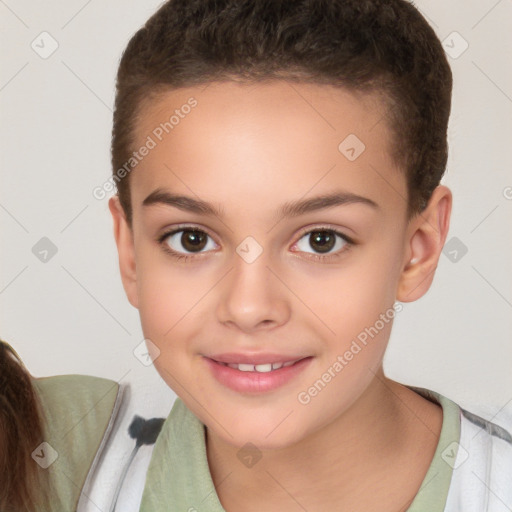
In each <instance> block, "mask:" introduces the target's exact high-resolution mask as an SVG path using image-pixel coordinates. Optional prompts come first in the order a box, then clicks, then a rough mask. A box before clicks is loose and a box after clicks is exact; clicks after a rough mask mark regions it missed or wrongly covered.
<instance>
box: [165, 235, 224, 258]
mask: <svg viewBox="0 0 512 512" xmlns="http://www.w3.org/2000/svg"><path fill="white" fill-rule="evenodd" d="M209 239H210V236H209V235H208V234H207V233H205V232H204V231H200V230H198V229H180V230H176V231H173V232H172V233H169V234H167V235H164V236H163V237H162V241H163V242H165V243H166V244H167V245H168V246H169V247H170V248H171V249H172V250H173V251H174V252H176V253H180V254H187V253H199V252H202V251H203V250H204V249H205V248H206V249H213V248H215V244H214V243H213V241H211V242H210V245H211V246H209V245H208V242H209Z"/></svg>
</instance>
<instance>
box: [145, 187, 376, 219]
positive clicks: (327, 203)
mask: <svg viewBox="0 0 512 512" xmlns="http://www.w3.org/2000/svg"><path fill="white" fill-rule="evenodd" d="M356 203H359V204H364V205H367V206H370V207H371V208H373V209H375V210H378V209H380V207H379V205H378V204H377V203H376V202H375V201H372V200H371V199H369V198H367V197H363V196H359V195H357V194H353V193H352V192H344V191H338V192H334V193H332V194H326V195H321V196H317V197H313V198H311V199H303V200H297V201H291V202H288V203H284V204H283V205H281V206H280V207H279V208H278V210H277V215H278V216H279V217H298V216H300V215H304V214H306V213H309V212H313V211H317V210H322V209H324V208H331V207H333V206H342V205H348V204H356ZM156 204H163V205H167V206H173V207H175V208H179V209H180V210H183V211H188V212H192V213H198V214H201V215H214V216H216V217H219V218H221V217H223V210H222V208H219V207H217V206H215V205H213V204H210V203H207V202H206V201H202V200H201V199H194V198H193V197H189V196H184V195H176V194H171V193H170V192H167V191H165V190H162V189H160V188H158V189H156V190H154V191H153V192H151V194H149V195H148V196H147V197H146V199H144V201H143V202H142V206H151V205H156Z"/></svg>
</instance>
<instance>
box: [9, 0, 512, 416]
mask: <svg viewBox="0 0 512 512" xmlns="http://www.w3.org/2000/svg"><path fill="white" fill-rule="evenodd" d="M415 3H416V5H417V6H418V7H419V8H420V10H421V11H422V12H423V14H424V15H425V17H426V18H427V19H428V20H429V22H430V23H431V25H432V26H433V27H434V29H435V30H436V32H437V34H438V36H439V37H440V39H441V40H443V41H445V44H446V50H447V52H449V53H450V54H451V56H450V57H449V61H450V64H451V66H452V70H453V74H454V81H455V85H454V96H453V109H452V117H451V121H450V128H449V144H450V158H449V162H448V168H447V174H446V177H445V179H444V180H443V183H444V184H445V185H448V186H449V187H450V188H451V189H452V191H453V194H454V207H453V212H452V221H451V228H450V233H449V235H448V240H449V241H450V240H451V239H453V240H451V244H452V245H451V246H449V247H448V250H447V251H446V254H443V255H442V256H441V260H440V262H439V266H438V269H437V274H436V277H435V280H434V284H433V286H432V288H431V290H430V291H429V292H428V294H427V295H426V296H425V297H424V298H422V299H420V300H419V301H417V302H415V303H412V304H405V307H404V311H403V312H402V313H400V315H398V317H397V319H396V322H395V325H394V329H393V334H392V337H391V340H390V344H389V348H388V352H387V354H386V358H385V371H386V374H387V375H388V376H389V377H390V378H394V379H396V380H398V381H399V382H402V383H405V384H410V385H416V386H421V387H426V388H429V389H433V390H435V391H438V392H441V393H442V394H444V395H446V396H448V397H449V398H451V399H452V400H454V401H456V402H458V403H459V404H460V405H461V406H463V407H466V408H468V409H470V410H472V411H473V412H475V413H477V414H480V415H482V416H484V417H487V418H489V419H494V421H496V422H498V423H500V422H501V423H508V422H509V421H510V418H512V371H511V366H512V340H511V336H510V333H511V331H512V265H511V261H512V229H511V227H512V188H511V187H512V172H511V169H512V154H511V151H510V145H511V141H512V72H511V67H510V65H509V61H510V58H509V57H510V55H511V54H512V37H511V35H510V30H509V27H510V24H511V22H512V2H511V1H510V0H500V1H497V0H471V1H468V0H436V1H426V0H423V1H421V2H419V1H418V2H415ZM158 5H159V2H156V1H142V0H139V1H134V0H130V1H126V0H123V1H121V0H109V1H108V2H100V1H99V0H89V1H85V0H72V1H70V0H68V1H66V2H64V1H54V2H47V1H45V2H42V1H33V0H31V1H29V0H6V1H3V0H2V1H0V34H1V36H0V37H1V38H2V41H1V48H2V55H1V58H2V66H1V74H0V102H1V103H0V105H1V127H0V130H1V132H0V140H1V145H2V152H1V188H0V227H1V231H0V232H1V248H2V252H1V267H0V268H1V273H0V308H1V309H0V311H1V318H0V336H1V337H2V338H3V339H5V340H7V341H9V342H10V343H11V344H12V345H13V346H14V347H15V348H16V350H17V351H18V352H19V354H20V355H21V357H22V358H23V360H24V361H25V363H26V365H27V367H28V368H29V369H30V371H31V372H32V373H33V374H34V375H36V376H44V375H53V374H67V373H84V374H91V375H97V376H102V377H107V378H110V379H113V380H118V381H124V382H130V380H131V379H135V377H136V376H137V378H138V379H140V378H141V377H142V378H144V379H147V383H148V385H150V386H151V385H154V386H155V387H159V389H161V390H162V393H164V394H165V391H164V390H163V389H162V386H165V385H164V384H163V383H162V382H161V381H160V378H159V377H158V375H157V374H156V371H155V370H154V368H153V367H152V366H149V367H146V366H143V365H142V364H141V363H140V361H139V360H138V359H137V358H136V357H135V356H134V354H133V351H134V349H135V347H136V346H137V345H139V343H140V342H141V340H142V339H143V335H142V331H141V328H140V322H139V316H138V312H137V310H136V309H134V308H133V307H132V306H131V305H130V304H129V303H128V301H127V299H126V297H125V295H124V290H123V288H122V285H121V280H120V277H119V269H118V262H117V252H116V247H115V243H114V238H113V234H112V221H111V217H110V212H109V210H108V206H107V199H104V200H101V201H100V200H97V199H95V198H94V197H93V195H92V190H93V188H94V187H96V186H98V185H101V184H102V183H103V182H104V181H105V180H106V179H107V178H108V177H109V175H110V173H111V169H110V155H109V148H110V132H111V121H112V106H113V100H114V78H115V73H116V68H117V64H118V60H119V57H120V55H121V52H122V50H123V49H124V47H125V45H126V43H127V42H128V40H129V38H130V36H131V35H132V34H133V33H134V32H135V31H136V30H137V29H138V28H139V27H140V26H141V25H142V24H143V23H144V21H145V20H146V19H147V18H148V17H149V16H150V15H151V14H152V13H153V12H154V10H155V9H156V7H157V6H158ZM42 32H47V33H48V34H49V35H45V34H43V35H41V33H42ZM454 32H456V33H455V34H454ZM56 44H58V47H57V48H56V50H55V51H54V52H53V53H52V54H51V55H49V56H48V55H45V52H46V53H48V52H50V51H51V50H52V45H54V46H55V45H56ZM466 45H467V48H466ZM41 54H43V56H44V57H46V58H43V56H41ZM43 237H46V238H48V239H49V240H50V241H51V243H52V244H53V245H54V246H55V250H56V252H55V254H53V255H52V253H51V252H50V253H49V255H48V257H47V261H46V262H43V261H41V260H40V258H39V257H38V256H37V254H34V253H37V252H38V251H37V249H38V248H39V249H40V247H41V246H40V245H36V244H38V243H39V244H45V243H46V244H48V242H47V241H46V242H44V241H43V242H41V241H40V240H41V239H42V238H43ZM34 246H35V247H36V249H34ZM454 250H455V251H457V252H456V254H455V253H454V252H453V251H454ZM465 251H467V252H465ZM464 252H465V254H464ZM455 256H456V259H455V261H454V258H455ZM40 257H41V255H40ZM509 425H510V423H509Z"/></svg>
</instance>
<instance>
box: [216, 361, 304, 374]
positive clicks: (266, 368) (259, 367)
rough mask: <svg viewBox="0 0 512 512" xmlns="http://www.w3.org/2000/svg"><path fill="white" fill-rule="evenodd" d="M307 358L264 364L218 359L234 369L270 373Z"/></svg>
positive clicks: (219, 362)
mask: <svg viewBox="0 0 512 512" xmlns="http://www.w3.org/2000/svg"><path fill="white" fill-rule="evenodd" d="M302 359H305V358H299V359H295V360H292V361H285V362H284V363H283V362H275V363H264V364H251V363H225V362H222V361H216V360H215V359H213V361H215V362H216V363H218V364H221V365H223V366H227V367H229V368H233V370H239V371H241V372H260V373H268V372H272V371H275V370H279V369H280V368H287V367H288V366H293V365H294V364H295V363H298V362H299V361H302Z"/></svg>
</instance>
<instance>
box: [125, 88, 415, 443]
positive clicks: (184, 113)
mask: <svg viewBox="0 0 512 512" xmlns="http://www.w3.org/2000/svg"><path fill="white" fill-rule="evenodd" d="M187 105H188V106H187ZM173 114H174V118H173V119H171V122H169V119H170V118H171V116H172V115H173ZM383 116H384V110H383V108H382V105H381V104H380V103H379V101H378V100H377V99H376V98H374V97H371V96H366V97H356V96H354V95H352V94H351V93H349V92H345V91H343V90H340V89H336V88H333V87H330V86H323V85H312V84H296V83H294V84H291V83H287V82H284V81H278V82H273V83H267V84H263V85H261V84H258V85H255V84H252V85H247V84H245V85H241V84H236V83H233V82H227V83H211V84H209V85H208V87H206V88H205V87H204V86H202V87H194V88H187V89H180V90H176V91H171V92H168V93H166V94H165V95H163V96H161V97H160V98H159V99H158V100H154V101H153V102H152V103H151V104H150V105H149V106H147V107H146V108H145V109H144V113H143V117H142V119H141V121H140V124H139V126H138V128H137V133H136V140H137V143H136V144H135V147H137V148H139V147H141V146H143V145H146V147H148V148H149V149H148V151H140V155H139V156H141V158H140V161H139V162H138V163H137V165H136V168H135V169H134V170H133V171H132V174H131V176H130V180H131V201H132V206H133V232H130V231H129V230H128V228H127V227H126V226H124V229H125V233H126V234H129V235H130V236H127V238H126V243H125V244H124V246H123V248H122V249H121V248H120V256H121V258H122V259H123V261H124V263H122V265H124V270H123V271H122V275H123V284H124V286H125V290H126V292H127V295H128V298H129V300H130V302H131V303H132V304H133V305H134V306H135V307H137V308H138V309H139V312H140V318H141V323H142V329H143V332H144V336H145V337H146V338H149V339H150V340H151V342H152V344H154V346H156V347H157V350H154V351H153V355H155V356H156V355H157V354H158V357H156V359H155V360H154V364H155V366H156V368H157V370H158V372H159V373H160V375H161V376H162V377H163V379H164V380H165V381H166V382H167V383H168V385H169V386H170V387H171V388H172V389H173V390H174V391H175V392H176V394H177V395H179V396H180V397H181V398H182V400H183V401H184V402H185V403H186V405H187V406H188V407H189V408H190V409H191V410H192V411H193V412H194V413H195V414H196V416H197V417H199V419H200V420H201V421H202V422H203V423H205V424H206V425H207V427H208V428H209V429H210V430H211V431H213V432H214V433H215V435H217V436H219V437H220V438H222V439H223V440H224V441H226V442H228V443H231V444H233V445H236V446H242V445H244V444H245V443H246V442H248V441H251V442H252V443H254V444H255V445H257V446H259V447H260V448H273V447H279V446H285V445H289V444H291V443H294V442H297V441H299V440H301V439H303V438H305V437H307V436H308V435H310V434H312V433H313V432H315V431H318V430H319V429H321V428H322V427H324V426H325V425H327V424H329V423H330V422H332V421H334V420H335V419H336V418H337V417H339V416H340V415H342V414H343V413H344V411H346V410H347V409H348V408H349V406H350V405H351V404H352V403H353V402H354V401H355V400H356V399H357V398H358V397H359V396H361V394H362V393H363V392H364V391H365V389H367V387H368V386H369V384H370V383H371V381H372V379H373V378H374V375H375V373H376V372H377V371H378V369H379V368H380V367H381V363H382V358H383V353H384V350H385V347H386V343H387V341H388V338H389V334H390V329H391V324H392V319H393V317H394V314H395V311H394V310H393V304H394V303H395V300H396V298H397V290H398V289H399V286H400V279H401V273H402V271H403V269H404V264H405V261H406V260H407V258H409V257H410V256H411V254H410V252H409V248H410V244H409V242H410V238H409V235H410V232H409V231H408V228H409V226H408V223H407V221H406V199H405V198H406V197H407V191H406V184H405V179H404V176H403V174H402V173H401V172H400V171H399V170H398V169H397V168H396V167H395V165H394V164H393V162H392V161H391V158H390V156H389V144H390V141H389V132H388V129H387V126H386V122H385V120H384V117H383ZM166 122H167V123H168V124H167V125H165V123H166ZM142 153H145V155H144V156H143V155H142ZM121 222H122V221H121ZM118 246H119V243H118ZM121 250H122V251H123V253H122V254H121ZM130 262H131V263H130ZM357 347H358V348H357ZM296 361H297V362H296ZM222 362H224V363H231V365H232V367H230V366H226V365H225V364H222ZM291 362H294V364H290V363H291ZM237 363H243V365H242V366H238V365H237ZM272 363H274V364H273V365H272ZM284 363H288V364H285V365H284V366H282V365H283V364H284ZM254 365H257V366H254ZM271 368H272V371H269V370H270V369H271ZM246 370H249V371H246Z"/></svg>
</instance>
